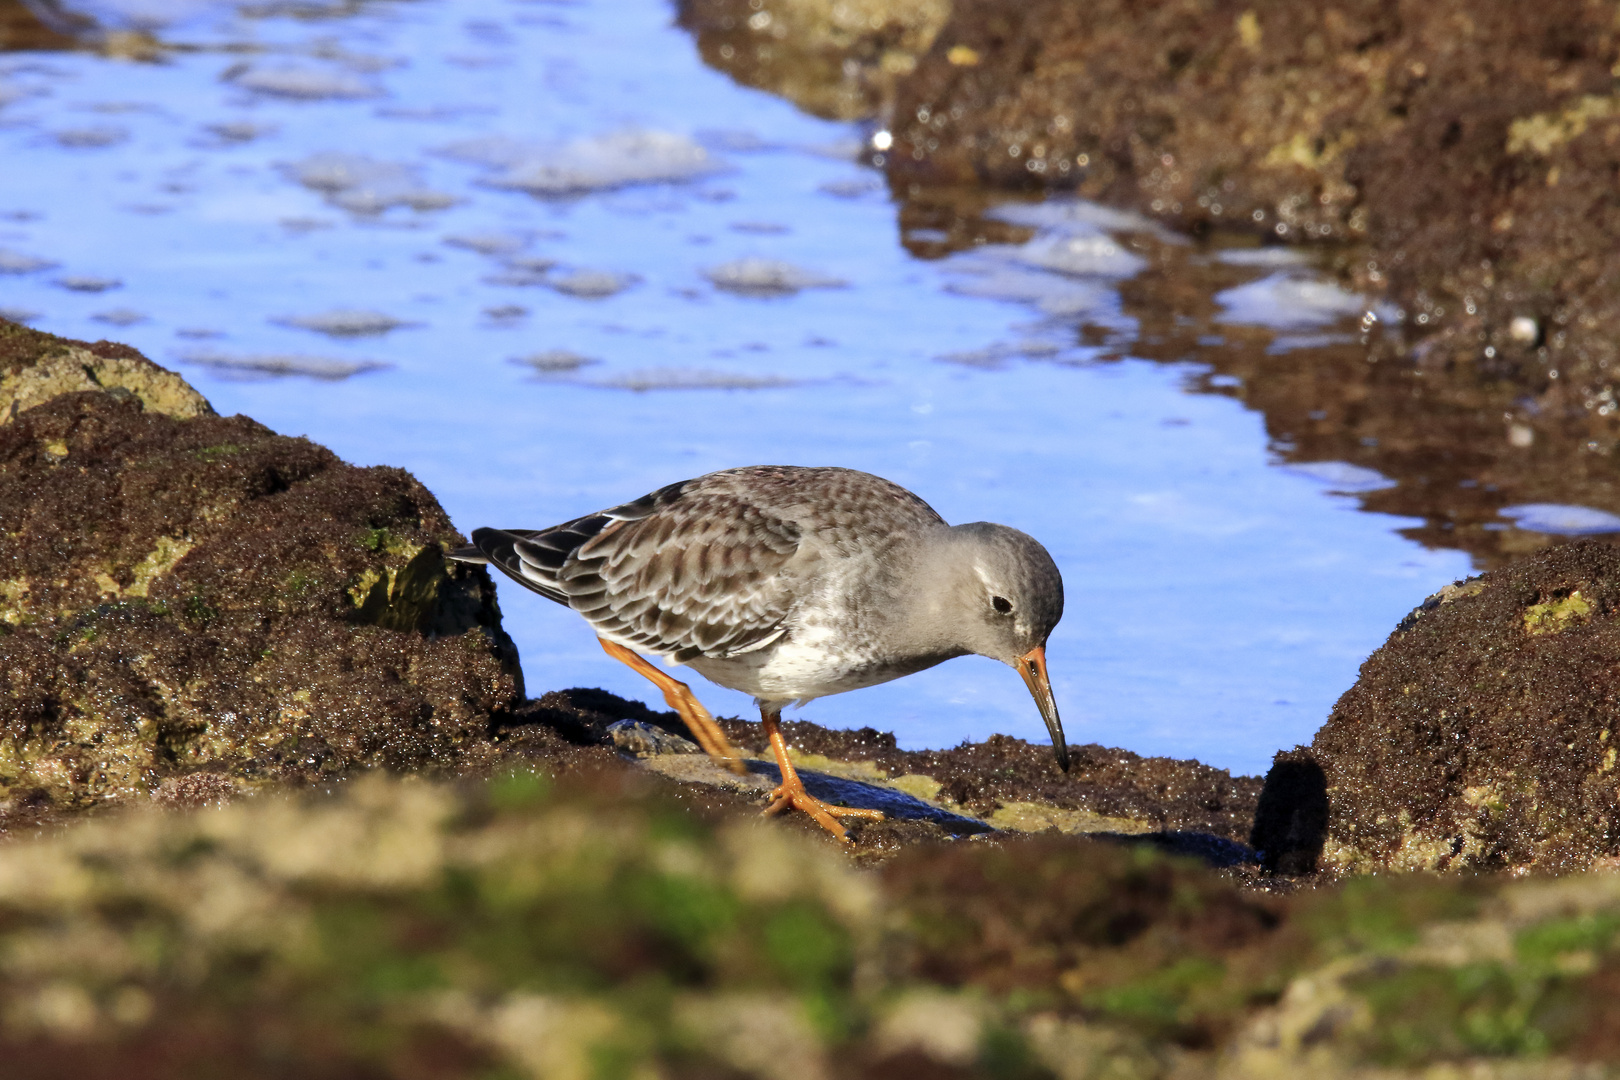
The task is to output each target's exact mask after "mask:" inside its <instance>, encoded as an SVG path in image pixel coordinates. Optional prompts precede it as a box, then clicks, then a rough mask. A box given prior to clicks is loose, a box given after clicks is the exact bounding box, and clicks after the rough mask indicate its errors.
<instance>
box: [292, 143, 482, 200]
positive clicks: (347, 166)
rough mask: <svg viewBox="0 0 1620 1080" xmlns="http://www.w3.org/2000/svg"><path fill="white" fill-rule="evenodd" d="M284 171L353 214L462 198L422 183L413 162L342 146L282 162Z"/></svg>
mask: <svg viewBox="0 0 1620 1080" xmlns="http://www.w3.org/2000/svg"><path fill="white" fill-rule="evenodd" d="M284 171H285V172H286V173H287V175H288V176H290V177H291V178H292V179H294V180H296V181H297V182H298V183H300V184H302V185H304V186H305V187H307V188H310V189H311V190H313V191H319V192H322V193H324V194H325V195H326V201H327V202H329V203H331V204H332V205H333V206H336V207H339V208H341V209H343V210H348V211H351V212H352V213H356V214H380V213H382V212H383V211H385V210H388V209H390V208H391V207H395V206H408V207H410V208H411V209H413V210H443V209H445V208H447V207H450V206H454V205H455V204H456V203H458V202H460V201H461V200H460V198H459V197H458V196H455V195H452V194H450V193H449V192H447V191H436V190H434V189H433V188H430V187H427V186H426V185H424V184H423V183H422V182H421V181H420V180H419V179H418V178H417V169H416V167H415V166H413V165H409V164H406V163H404V162H398V161H378V160H377V159H375V158H371V157H367V156H366V155H364V154H351V153H348V152H346V151H342V150H329V151H326V152H324V153H319V154H311V155H310V156H309V157H306V158H303V159H302V160H300V161H294V162H291V163H289V164H288V165H286V166H284Z"/></svg>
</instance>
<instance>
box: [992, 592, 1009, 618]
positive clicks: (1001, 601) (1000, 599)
mask: <svg viewBox="0 0 1620 1080" xmlns="http://www.w3.org/2000/svg"><path fill="white" fill-rule="evenodd" d="M990 606H991V607H993V608H995V609H996V610H997V611H999V612H1001V613H1002V614H1003V615H1005V614H1007V612H1009V611H1011V610H1012V601H1011V600H1008V599H1007V598H1006V597H1005V596H992V597H991V598H990Z"/></svg>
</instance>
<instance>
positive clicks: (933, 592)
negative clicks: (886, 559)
mask: <svg viewBox="0 0 1620 1080" xmlns="http://www.w3.org/2000/svg"><path fill="white" fill-rule="evenodd" d="M893 564H894V566H895V567H896V573H895V575H894V582H893V589H894V597H895V601H896V602H895V603H894V605H893V607H892V609H891V613H892V614H891V618H892V619H893V620H894V621H895V622H896V623H898V624H899V626H898V627H897V629H898V630H899V633H898V635H897V639H899V640H904V641H905V642H906V643H907V645H908V646H909V647H910V648H911V649H912V650H915V651H918V652H920V653H922V654H926V655H929V656H934V657H937V658H938V660H945V659H949V658H950V657H953V656H963V655H966V654H967V653H970V652H972V651H973V649H972V647H971V645H970V644H969V643H967V642H966V641H965V640H964V634H963V629H964V628H963V626H962V625H961V623H962V620H961V619H960V617H959V613H960V607H959V602H958V600H957V598H959V597H960V596H962V595H964V594H965V593H966V592H967V591H969V590H970V589H972V588H973V587H974V585H975V584H976V579H975V576H974V573H973V565H972V562H971V560H970V559H968V558H965V557H964V551H963V549H962V547H961V545H960V544H958V543H955V542H952V539H951V538H950V536H949V532H948V530H947V529H946V528H944V527H941V529H940V530H939V532H937V533H931V534H924V535H923V536H921V537H918V538H915V539H912V540H910V541H908V542H907V543H906V544H904V545H903V546H902V547H901V548H900V550H898V551H896V553H895V558H894V560H893ZM938 660H936V661H934V662H938Z"/></svg>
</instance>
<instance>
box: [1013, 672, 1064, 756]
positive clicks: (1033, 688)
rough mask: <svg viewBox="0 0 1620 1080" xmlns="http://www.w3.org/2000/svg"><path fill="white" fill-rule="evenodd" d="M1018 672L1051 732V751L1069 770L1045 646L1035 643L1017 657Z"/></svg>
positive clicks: (1047, 728) (1061, 722)
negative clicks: (1049, 676) (1047, 670)
mask: <svg viewBox="0 0 1620 1080" xmlns="http://www.w3.org/2000/svg"><path fill="white" fill-rule="evenodd" d="M1017 666H1018V674H1020V675H1022V676H1023V677H1024V685H1025V686H1027V687H1029V694H1030V696H1031V697H1033V698H1034V699H1035V707H1036V708H1038V709H1040V710H1041V719H1042V720H1045V721H1046V730H1047V731H1049V732H1051V733H1052V752H1053V753H1054V754H1056V755H1057V763H1058V766H1059V768H1061V769H1062V770H1063V771H1064V772H1068V771H1069V744H1068V743H1066V742H1064V741H1063V721H1062V720H1059V719H1058V711H1057V700H1056V699H1055V698H1053V697H1052V680H1051V679H1048V678H1047V677H1046V646H1045V645H1037V646H1035V647H1034V648H1033V649H1031V650H1029V652H1027V653H1025V654H1024V655H1023V656H1020V657H1019V658H1018V665H1017Z"/></svg>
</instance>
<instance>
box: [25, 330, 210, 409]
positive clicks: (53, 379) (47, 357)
mask: <svg viewBox="0 0 1620 1080" xmlns="http://www.w3.org/2000/svg"><path fill="white" fill-rule="evenodd" d="M84 390H105V391H108V392H109V393H112V394H114V395H115V396H116V395H118V394H119V393H123V394H125V395H133V396H134V397H135V398H136V399H137V400H139V401H140V403H141V406H142V407H143V408H145V409H146V410H148V411H149V412H154V413H162V414H163V415H165V416H172V417H174V418H176V419H179V420H190V419H193V418H195V417H199V416H213V415H214V409H213V406H211V405H209V404H208V401H207V400H206V399H205V398H204V397H203V396H202V395H201V394H199V393H197V391H195V390H193V389H192V388H191V386H190V385H189V384H188V383H187V382H186V381H185V380H184V379H182V378H181V377H180V376H178V375H176V374H175V373H174V372H172V371H167V370H165V369H163V368H160V367H158V366H157V365H156V364H154V363H152V362H151V361H150V360H148V359H146V358H145V357H144V356H142V355H141V354H140V353H138V352H136V351H135V350H134V349H131V348H130V347H129V346H128V345H115V344H114V343H112V342H110V341H98V342H96V343H95V344H94V345H90V344H86V343H85V342H82V341H69V340H67V339H65V338H59V337H56V336H54V335H52V334H46V333H42V332H41V331H38V330H30V329H28V328H27V327H26V326H19V325H17V324H16V323H12V322H7V321H5V320H3V319H0V424H9V423H11V422H12V421H13V420H15V419H16V418H17V415H18V413H20V412H22V411H23V410H25V409H31V408H33V407H34V406H35V405H38V404H40V403H41V402H44V401H48V400H50V399H51V398H53V397H56V396H58V395H60V394H71V393H75V392H78V391H84Z"/></svg>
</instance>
